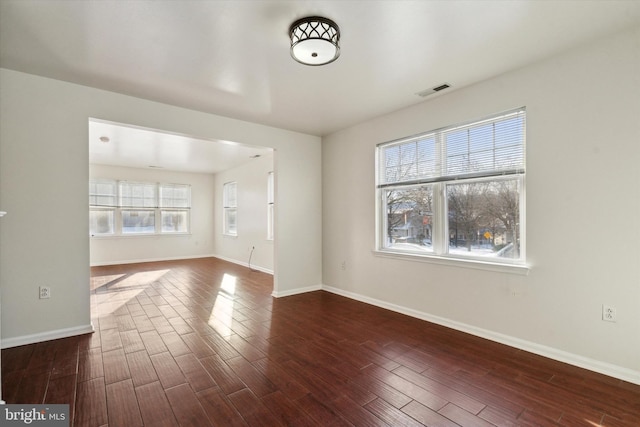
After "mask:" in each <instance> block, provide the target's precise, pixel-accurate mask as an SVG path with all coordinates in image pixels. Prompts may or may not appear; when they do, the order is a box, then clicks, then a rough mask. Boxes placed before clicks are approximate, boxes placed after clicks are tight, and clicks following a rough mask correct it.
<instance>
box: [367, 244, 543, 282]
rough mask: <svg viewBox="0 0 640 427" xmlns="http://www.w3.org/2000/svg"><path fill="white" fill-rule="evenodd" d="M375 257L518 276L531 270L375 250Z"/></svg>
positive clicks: (508, 265) (436, 256) (474, 261)
mask: <svg viewBox="0 0 640 427" xmlns="http://www.w3.org/2000/svg"><path fill="white" fill-rule="evenodd" d="M372 252H373V255H375V256H380V257H384V258H393V259H401V260H406V261H416V262H426V263H430V264H437V265H444V266H448V267H460V268H471V269H475V270H485V271H495V272H499V273H509V274H517V275H520V276H526V275H528V274H529V271H530V269H531V267H530V266H528V265H519V264H500V263H495V262H487V261H481V260H477V259H462V258H453V257H442V256H438V255H425V254H412V253H408V252H396V251H390V250H374V251H372Z"/></svg>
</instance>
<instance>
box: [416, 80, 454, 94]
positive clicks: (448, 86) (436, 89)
mask: <svg viewBox="0 0 640 427" xmlns="http://www.w3.org/2000/svg"><path fill="white" fill-rule="evenodd" d="M450 87H451V85H449V84H448V83H443V84H441V85H440V86H436V87H434V88H431V89H427V90H423V91H422V92H418V93H417V94H416V95H418V96H421V97H423V98H426V97H427V96H429V95H433V94H434V93H437V92H440V91H441V90H445V89H448V88H450Z"/></svg>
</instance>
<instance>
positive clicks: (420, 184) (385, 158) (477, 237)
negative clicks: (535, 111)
mask: <svg viewBox="0 0 640 427" xmlns="http://www.w3.org/2000/svg"><path fill="white" fill-rule="evenodd" d="M377 159H378V166H377V167H378V173H377V192H378V200H379V202H378V206H379V208H378V209H379V212H378V218H379V220H378V239H377V240H378V245H377V246H378V249H379V250H381V251H389V252H396V253H410V254H412V255H425V256H439V257H449V258H464V259H475V260H483V261H490V262H496V263H504V264H524V260H525V257H524V209H523V208H524V180H525V109H524V108H522V109H519V110H516V111H512V112H509V113H506V114H501V115H498V116H494V117H491V118H488V119H485V120H481V121H476V122H473V123H468V124H465V125H461V126H452V127H447V128H444V129H439V130H436V131H432V132H428V133H425V134H422V135H418V136H415V137H411V138H406V139H402V140H399V141H393V142H389V143H385V144H381V145H379V146H378V149H377Z"/></svg>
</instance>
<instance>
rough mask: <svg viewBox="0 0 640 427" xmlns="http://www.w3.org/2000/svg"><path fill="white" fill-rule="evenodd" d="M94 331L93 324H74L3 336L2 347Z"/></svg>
mask: <svg viewBox="0 0 640 427" xmlns="http://www.w3.org/2000/svg"><path fill="white" fill-rule="evenodd" d="M94 332H95V329H94V328H93V324H89V325H82V326H76V327H73V328H65V329H56V330H54V331H46V332H41V333H38V334H31V335H22V336H19V337H13V338H3V339H2V348H3V349H5V348H11V347H18V346H20V345H26V344H34V343H39V342H43V341H50V340H57V339H60V338H68V337H73V336H76V335H84V334H92V333H94Z"/></svg>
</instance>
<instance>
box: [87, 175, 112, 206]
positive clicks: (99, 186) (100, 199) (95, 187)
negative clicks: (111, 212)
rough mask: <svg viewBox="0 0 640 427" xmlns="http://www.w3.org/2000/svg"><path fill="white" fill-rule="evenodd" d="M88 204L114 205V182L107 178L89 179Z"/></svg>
mask: <svg viewBox="0 0 640 427" xmlns="http://www.w3.org/2000/svg"><path fill="white" fill-rule="evenodd" d="M89 205H91V206H116V182H115V181H108V180H91V181H89Z"/></svg>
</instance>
